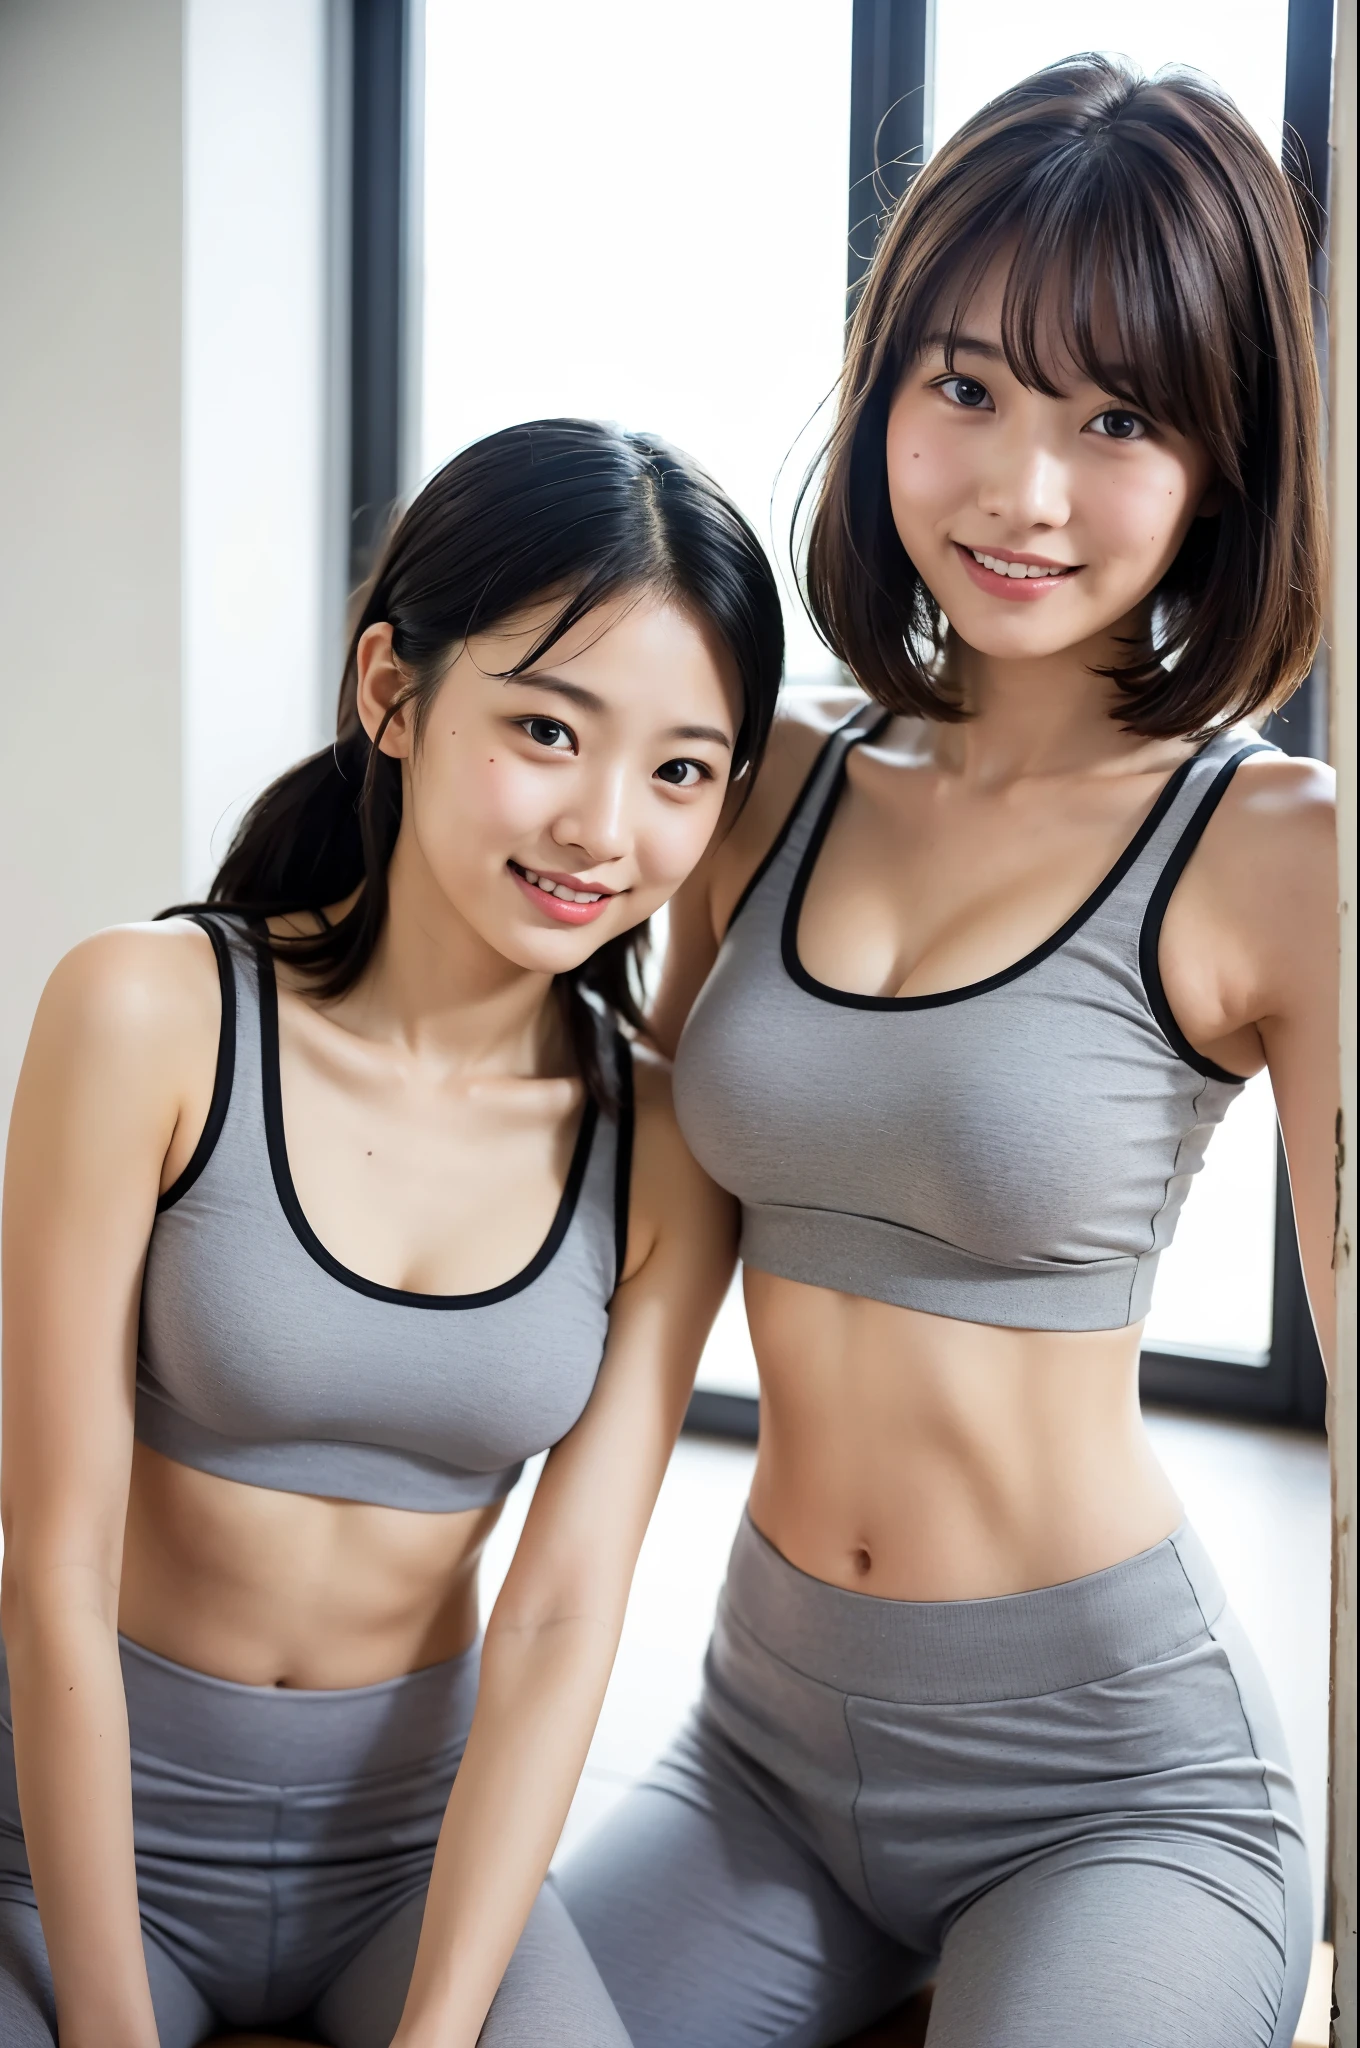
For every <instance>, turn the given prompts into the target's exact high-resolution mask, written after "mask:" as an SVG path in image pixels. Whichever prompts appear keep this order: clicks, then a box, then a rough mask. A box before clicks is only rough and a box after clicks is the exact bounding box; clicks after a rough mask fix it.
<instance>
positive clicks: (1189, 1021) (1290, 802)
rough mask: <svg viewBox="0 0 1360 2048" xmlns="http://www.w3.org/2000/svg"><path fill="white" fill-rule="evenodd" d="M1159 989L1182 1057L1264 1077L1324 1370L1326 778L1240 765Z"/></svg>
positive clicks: (1177, 901) (1335, 1062)
mask: <svg viewBox="0 0 1360 2048" xmlns="http://www.w3.org/2000/svg"><path fill="white" fill-rule="evenodd" d="M1160 957H1161V966H1162V979H1163V982H1164V984H1165V987H1166V993H1167V998H1168V1000H1169V1002H1170V1004H1171V1008H1172V1011H1173V1013H1174V1014H1175V1016H1176V1018H1177V1021H1178V1022H1179V1024H1180V1026H1181V1029H1182V1030H1183V1031H1184V1032H1185V1034H1186V1036H1187V1037H1188V1038H1189V1040H1190V1042H1191V1044H1192V1045H1195V1046H1197V1047H1198V1048H1199V1049H1200V1051H1202V1052H1204V1053H1207V1054H1208V1055H1209V1057H1210V1058H1211V1059H1213V1060H1215V1061H1217V1062H1218V1064H1219V1065H1221V1066H1223V1067H1226V1068H1227V1069H1228V1071H1229V1072H1230V1073H1237V1074H1250V1073H1255V1072H1256V1071H1257V1069H1258V1068H1259V1067H1260V1066H1261V1064H1262V1062H1263V1061H1264V1063H1265V1064H1266V1065H1267V1066H1268V1068H1269V1070H1270V1080H1271V1086H1272V1088H1273V1089H1274V1093H1275V1106H1276V1108H1277V1110H1278V1111H1279V1117H1280V1129H1281V1132H1282V1134H1283V1137H1284V1145H1285V1153H1286V1156H1287V1158H1288V1161H1289V1181H1290V1189H1291V1192H1292V1194H1293V1198H1294V1213H1295V1216H1296V1218H1297V1220H1298V1229H1299V1250H1300V1254H1301V1256H1302V1260H1303V1273H1304V1279H1305V1281H1306V1283H1307V1287H1308V1299H1309V1302H1310V1304H1311V1306H1312V1311H1313V1320H1314V1322H1315V1323H1316V1325H1317V1331H1318V1339H1319V1342H1320V1343H1321V1346H1322V1353H1323V1357H1324V1358H1325V1360H1326V1361H1327V1364H1328V1368H1329V1369H1330V1366H1331V1362H1332V1356H1333V1351H1334V1346H1335V1336H1336V1303H1335V1294H1334V1282H1333V1276H1332V1238H1333V1233H1334V1230H1335V1216H1336V1120H1337V1113H1338V1108H1339V1105H1340V1100H1341V1061H1340V1051H1339V1044H1338V1000H1339V977H1340V953H1339V931H1338V925H1337V864H1336V817H1335V806H1334V798H1333V788H1332V776H1331V772H1330V770H1329V769H1326V768H1324V767H1322V766H1320V765H1319V764H1318V763H1317V762H1313V761H1288V760H1281V759H1279V758H1278V757H1263V758H1262V759H1260V760H1255V761H1247V762H1244V763H1243V765H1242V767H1241V768H1239V769H1238V771H1237V774H1236V776H1235V777H1234V778H1233V781H1232V783H1231V784H1230V786H1229V789H1228V793H1227V795H1226V796H1225V798H1224V800H1223V802H1222V804H1221V805H1220V806H1219V809H1218V811H1217V812H1216V813H1215V814H1214V817H1213V819H1212V820H1211V822H1210V825H1209V828H1208V830H1207V831H1206V832H1205V835H1204V838H1203V840H1202V841H1201V843H1200V845H1199V847H1198V848H1197V849H1196V851H1195V853H1194V855H1193V856H1192V858H1191V860H1190V864H1189V866H1188V867H1187V869H1186V872H1185V878H1184V880H1183V882H1182V883H1181V885H1180V887H1179V888H1178V889H1177V890H1176V893H1175V895H1174V896H1173V897H1172V899H1171V903H1170V906H1169V908H1168V911H1167V915H1166V923H1165V925H1164V927H1163V932H1162V944H1161V956H1160Z"/></svg>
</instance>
